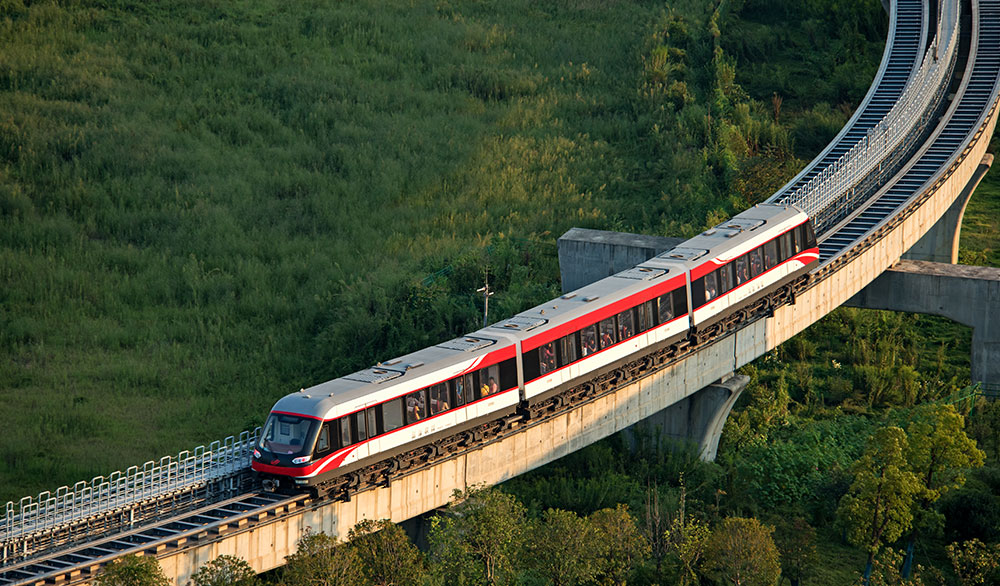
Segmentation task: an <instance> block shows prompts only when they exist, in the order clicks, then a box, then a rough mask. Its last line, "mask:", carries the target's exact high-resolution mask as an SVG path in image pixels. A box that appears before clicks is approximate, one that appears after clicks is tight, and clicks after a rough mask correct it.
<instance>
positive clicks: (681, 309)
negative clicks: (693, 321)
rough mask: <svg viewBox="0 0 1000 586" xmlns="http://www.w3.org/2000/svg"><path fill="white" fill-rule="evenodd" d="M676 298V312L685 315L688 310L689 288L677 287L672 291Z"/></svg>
mask: <svg viewBox="0 0 1000 586" xmlns="http://www.w3.org/2000/svg"><path fill="white" fill-rule="evenodd" d="M672 296H673V298H674V313H675V314H676V315H684V314H685V313H687V312H688V298H687V289H677V290H676V291H674V292H673V293H672Z"/></svg>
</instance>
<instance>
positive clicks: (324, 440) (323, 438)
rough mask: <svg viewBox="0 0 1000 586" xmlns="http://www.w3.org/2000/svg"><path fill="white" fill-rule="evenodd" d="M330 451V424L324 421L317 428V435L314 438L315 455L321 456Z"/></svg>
mask: <svg viewBox="0 0 1000 586" xmlns="http://www.w3.org/2000/svg"><path fill="white" fill-rule="evenodd" d="M329 451H330V424H329V423H324V424H323V427H321V428H319V437H317V438H316V455H317V456H322V455H323V454H325V453H327V452H329Z"/></svg>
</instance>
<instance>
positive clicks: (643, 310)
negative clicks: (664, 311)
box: [635, 301, 653, 332]
mask: <svg viewBox="0 0 1000 586" xmlns="http://www.w3.org/2000/svg"><path fill="white" fill-rule="evenodd" d="M651 303H652V301H647V302H645V303H640V304H639V305H638V306H637V307H636V308H635V312H636V314H638V316H639V331H640V332H645V331H646V330H648V329H649V328H651V327H653V312H652V311H651V310H652V306H651V305H650V304H651Z"/></svg>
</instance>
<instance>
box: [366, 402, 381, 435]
mask: <svg viewBox="0 0 1000 586" xmlns="http://www.w3.org/2000/svg"><path fill="white" fill-rule="evenodd" d="M365 413H366V414H367V416H368V437H375V436H377V435H378V434H380V433H382V431H381V430H380V429H379V428H378V423H377V422H378V415H377V414H376V413H375V407H369V408H368V409H365Z"/></svg>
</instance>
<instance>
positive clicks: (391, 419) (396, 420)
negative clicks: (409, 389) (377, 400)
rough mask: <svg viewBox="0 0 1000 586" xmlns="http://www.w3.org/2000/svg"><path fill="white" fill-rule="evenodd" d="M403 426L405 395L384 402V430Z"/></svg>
mask: <svg viewBox="0 0 1000 586" xmlns="http://www.w3.org/2000/svg"><path fill="white" fill-rule="evenodd" d="M400 427H403V397H399V398H398V399H393V400H391V401H386V402H385V403H382V430H383V431H384V432H385V433H388V432H390V431H393V430H395V429H399V428H400Z"/></svg>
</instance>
